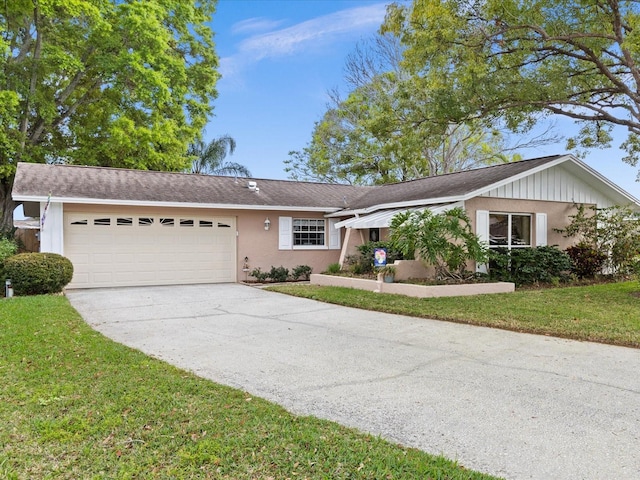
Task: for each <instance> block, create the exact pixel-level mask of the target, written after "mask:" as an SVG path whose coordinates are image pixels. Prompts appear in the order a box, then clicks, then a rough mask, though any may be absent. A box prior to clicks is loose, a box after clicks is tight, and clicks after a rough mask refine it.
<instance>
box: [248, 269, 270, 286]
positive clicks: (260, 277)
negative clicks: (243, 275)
mask: <svg viewBox="0 0 640 480" xmlns="http://www.w3.org/2000/svg"><path fill="white" fill-rule="evenodd" d="M249 275H251V276H252V277H254V278H255V279H256V280H257V281H258V282H260V283H264V282H266V281H267V278H269V272H263V271H262V270H261V269H260V267H257V268H254V269H253V270H251V271H250V272H249Z"/></svg>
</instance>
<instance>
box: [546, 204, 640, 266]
mask: <svg viewBox="0 0 640 480" xmlns="http://www.w3.org/2000/svg"><path fill="white" fill-rule="evenodd" d="M575 206H576V210H577V213H576V214H575V215H571V216H570V218H571V222H570V223H569V225H567V227H566V228H564V229H556V231H558V232H560V233H562V234H563V235H564V236H565V237H574V238H576V239H577V241H578V245H581V244H584V245H588V246H590V247H592V248H593V249H594V250H595V251H596V252H600V253H603V254H605V261H604V263H603V265H602V269H604V270H606V271H608V272H610V273H619V274H622V275H625V274H628V273H631V272H632V271H633V269H634V267H635V258H636V257H637V256H638V255H640V214H638V212H635V211H633V210H632V209H631V207H621V206H618V205H615V206H613V207H606V208H597V207H595V206H592V207H589V208H587V207H585V206H584V205H582V204H580V205H575ZM577 254H578V253H577V252H576V255H577ZM587 255H589V254H588V253H587ZM589 256H590V257H591V255H589ZM597 257H598V256H595V257H594V258H592V259H591V260H593V261H594V262H596V263H597V261H596V260H597ZM587 263H588V262H587Z"/></svg>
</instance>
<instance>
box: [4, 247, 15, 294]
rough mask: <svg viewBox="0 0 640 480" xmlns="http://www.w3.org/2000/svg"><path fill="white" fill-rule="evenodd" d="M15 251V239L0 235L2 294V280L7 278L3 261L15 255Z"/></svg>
mask: <svg viewBox="0 0 640 480" xmlns="http://www.w3.org/2000/svg"><path fill="white" fill-rule="evenodd" d="M17 251H18V244H17V243H16V242H15V241H13V240H12V239H9V238H7V237H0V282H2V286H1V287H0V289H1V290H2V294H4V281H5V280H6V279H7V278H8V277H7V276H6V275H5V273H4V261H5V260H6V259H7V258H9V257H11V256H12V255H15V254H16V252H17Z"/></svg>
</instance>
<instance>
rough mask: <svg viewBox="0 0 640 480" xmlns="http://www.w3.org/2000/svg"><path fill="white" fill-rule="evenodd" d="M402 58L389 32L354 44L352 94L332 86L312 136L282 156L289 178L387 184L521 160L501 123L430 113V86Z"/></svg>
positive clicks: (349, 75) (349, 70)
mask: <svg viewBox="0 0 640 480" xmlns="http://www.w3.org/2000/svg"><path fill="white" fill-rule="evenodd" d="M401 58H402V47H401V45H400V43H399V41H398V39H397V38H396V37H393V36H392V35H380V36H377V37H375V38H374V39H372V40H371V41H369V42H368V43H365V44H362V45H359V46H358V48H357V49H356V51H355V52H354V53H353V54H352V55H350V56H349V57H348V59H347V64H346V68H345V80H346V83H347V84H348V85H349V87H351V89H352V90H351V92H350V93H349V94H348V96H347V97H346V98H345V99H342V98H341V96H340V94H339V93H338V92H337V91H333V92H330V98H331V102H330V105H329V107H328V110H327V112H326V113H325V114H324V116H323V118H322V119H321V120H320V121H319V122H317V123H316V125H315V127H314V131H313V134H312V139H311V142H310V143H309V144H308V145H307V147H306V148H304V149H303V150H302V151H295V152H290V158H289V159H288V160H287V161H285V163H286V165H287V166H286V171H288V172H289V174H290V177H292V178H294V179H304V180H320V181H328V182H337V183H352V184H374V183H391V182H397V181H404V180H411V179H415V178H421V177H426V176H430V175H439V174H443V173H451V172H456V171H460V170H468V169H471V168H476V167H478V166H484V165H488V164H492V163H501V162H507V161H511V160H514V159H517V158H519V157H518V156H517V155H516V154H515V153H514V149H515V148H516V147H515V146H508V145H507V144H506V142H505V138H504V136H503V135H502V132H501V130H500V128H499V125H490V124H488V123H486V122H484V121H481V120H479V119H466V120H465V121H464V122H459V123H457V122H452V121H450V120H449V119H446V118H443V119H435V118H432V117H431V114H430V109H431V108H432V105H433V102H434V99H433V98H432V96H433V93H434V91H432V89H431V88H430V87H429V86H428V85H425V84H424V82H423V81H422V78H420V77H419V76H417V75H413V74H411V73H410V72H409V71H408V70H406V69H405V68H404V67H403V66H402V64H401ZM435 93H438V90H437V89H436V90H435ZM548 140H549V138H548V136H547V137H544V139H538V140H536V141H537V142H540V141H548ZM536 141H534V143H535V142H536ZM534 143H529V144H528V145H529V146H532V145H533V144H534ZM519 146H520V147H521V146H522V144H520V145H519Z"/></svg>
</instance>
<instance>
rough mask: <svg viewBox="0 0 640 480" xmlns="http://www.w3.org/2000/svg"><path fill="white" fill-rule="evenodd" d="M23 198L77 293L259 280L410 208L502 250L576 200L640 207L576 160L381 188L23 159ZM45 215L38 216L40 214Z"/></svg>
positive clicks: (355, 238) (334, 254) (337, 253)
mask: <svg viewBox="0 0 640 480" xmlns="http://www.w3.org/2000/svg"><path fill="white" fill-rule="evenodd" d="M13 198H14V200H16V201H21V202H24V204H25V214H26V215H31V216H40V217H42V216H44V221H43V222H41V223H42V229H41V232H40V241H41V247H40V248H41V250H42V251H46V252H56V253H60V254H63V255H65V256H67V257H68V258H70V259H71V261H72V262H73V264H74V269H75V273H74V277H73V280H72V283H71V284H70V287H76V288H81V287H102V286H136V285H170V284H179V283H215V282H236V281H241V280H245V279H246V278H247V275H248V271H250V270H251V269H253V268H256V267H260V268H262V269H263V270H268V269H269V268H270V267H271V266H281V265H282V266H285V267H287V268H289V269H291V268H293V267H295V266H297V265H309V266H311V267H313V270H314V271H315V272H320V271H322V270H324V269H325V268H326V267H327V266H328V265H329V264H330V263H334V262H338V261H340V262H342V261H343V260H344V259H345V257H346V255H348V254H351V253H354V252H355V247H356V246H357V245H359V244H361V243H364V242H366V241H369V240H370V239H373V240H377V239H379V238H382V239H384V238H385V237H386V234H387V228H388V226H389V222H390V220H391V218H393V216H394V215H395V214H396V213H398V212H399V211H403V210H406V209H421V208H430V209H432V210H433V211H434V212H441V211H445V210H446V209H449V208H453V207H455V206H462V207H463V208H464V209H465V210H466V212H467V214H468V215H469V217H470V218H471V219H472V223H473V225H472V226H473V229H474V231H475V232H476V233H477V234H478V235H479V236H480V238H481V239H482V240H485V241H487V242H488V243H489V244H490V246H507V247H509V248H518V247H523V246H540V245H547V244H550V245H559V246H560V247H566V246H568V245H569V244H570V243H571V242H570V241H569V240H568V239H566V238H563V237H562V236H561V235H560V234H558V233H557V232H555V231H554V229H555V228H562V227H565V226H566V225H567V224H568V222H569V220H570V218H569V216H570V215H571V214H573V213H574V212H575V204H579V203H583V204H588V205H597V206H598V207H607V206H611V205H631V206H632V207H633V208H634V209H637V210H639V211H640V202H639V201H638V199H636V198H634V197H633V196H631V195H630V194H628V193H627V192H625V191H624V190H622V189H621V188H619V187H617V186H616V185H614V184H613V183H611V182H610V181H608V180H607V179H606V178H604V177H603V176H602V175H600V174H599V173H597V172H596V171H594V170H593V169H591V168H590V167H588V166H587V165H586V164H584V163H583V162H582V161H580V160H578V159H576V158H575V157H573V156H571V155H563V156H552V157H544V158H538V159H532V160H525V161H521V162H514V163H507V164H502V165H496V166H492V167H486V168H481V169H477V170H471V171H466V172H459V173H453V174H447V175H441V176H436V177H429V178H424V179H420V180H413V181H409V182H402V183H396V184H390V185H380V186H352V185H335V184H321V183H308V182H295V181H287V180H251V181H247V180H246V179H236V178H233V177H214V176H206V175H192V174H180V173H165V172H151V171H141V170H125V169H112V168H98V167H81V166H65V165H42V164H28V163H20V164H19V165H18V169H17V173H16V178H15V182H14V188H13ZM34 214H35V215H34Z"/></svg>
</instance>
